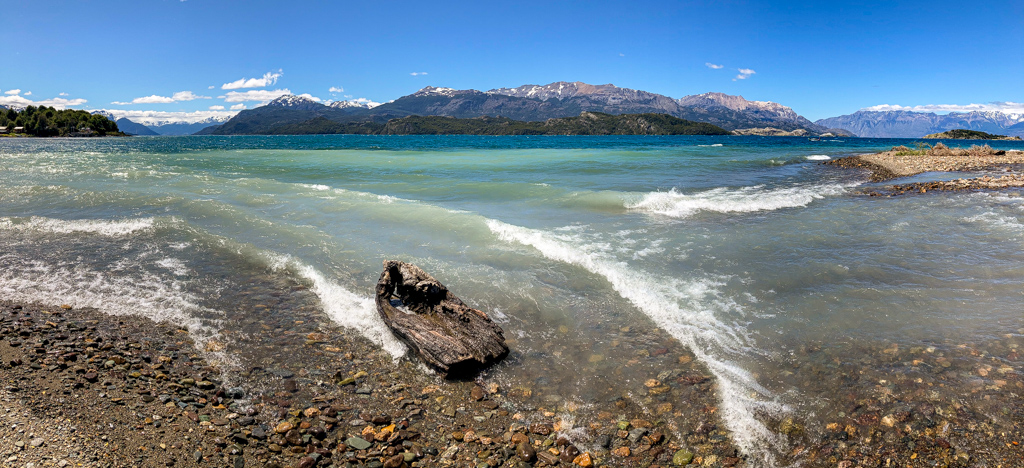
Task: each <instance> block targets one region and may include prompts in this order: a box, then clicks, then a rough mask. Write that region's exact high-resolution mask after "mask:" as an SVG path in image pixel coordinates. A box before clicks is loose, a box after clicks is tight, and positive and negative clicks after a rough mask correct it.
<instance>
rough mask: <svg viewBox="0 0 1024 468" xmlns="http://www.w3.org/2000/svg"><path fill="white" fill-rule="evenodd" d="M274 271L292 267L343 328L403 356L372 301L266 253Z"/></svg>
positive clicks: (302, 266)
mask: <svg viewBox="0 0 1024 468" xmlns="http://www.w3.org/2000/svg"><path fill="white" fill-rule="evenodd" d="M267 258H268V260H269V262H270V264H271V267H272V268H274V269H284V268H291V269H293V270H294V271H295V272H297V273H298V274H299V275H301V276H302V277H303V278H306V279H307V280H309V281H311V282H312V283H313V288H312V289H311V291H312V292H313V294H316V295H317V297H319V298H320V302H321V304H323V307H324V311H325V312H326V313H327V315H328V316H329V317H330V318H331V320H334V322H335V323H337V324H338V325H341V326H343V327H347V328H351V329H353V330H356V331H358V332H359V333H361V334H362V335H363V336H365V337H366V338H367V339H369V340H370V341H372V342H373V343H375V344H377V345H379V346H380V347H381V348H382V349H384V350H385V351H387V352H388V354H391V356H392V357H394V358H395V359H398V358H400V357H402V356H404V355H405V352H406V347H405V345H404V344H402V342H401V341H398V339H397V338H395V335H394V334H393V333H392V332H391V329H389V328H388V327H387V325H385V324H384V321H383V320H381V318H380V316H379V315H377V305H376V304H374V302H373V298H371V297H368V296H360V295H358V294H356V293H354V292H352V291H349V290H347V289H345V288H344V287H342V286H341V285H339V284H337V283H335V282H333V281H331V280H329V279H328V278H327V277H326V276H325V275H324V274H323V273H321V272H320V271H319V270H317V269H316V268H313V267H312V266H310V265H307V264H305V263H302V262H300V261H299V260H297V259H295V258H294V257H291V256H289V255H275V254H267Z"/></svg>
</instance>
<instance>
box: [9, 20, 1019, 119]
mask: <svg viewBox="0 0 1024 468" xmlns="http://www.w3.org/2000/svg"><path fill="white" fill-rule="evenodd" d="M3 3H4V5H3V12H4V13H3V25H4V27H3V28H0V44H4V47H2V48H0V103H2V102H7V103H15V104H16V103H17V102H35V103H48V104H58V105H65V106H69V107H75V108H84V109H124V110H133V111H157V112H172V113H182V112H189V113H192V112H195V113H196V114H194V115H207V114H210V113H217V112H230V110H231V107H232V106H235V107H236V109H237V108H239V107H240V106H242V105H244V106H246V107H248V108H252V107H254V106H257V105H260V104H261V102H265V101H266V100H267V99H266V98H267V97H269V96H273V95H274V94H275V93H277V94H280V93H283V92H285V91H287V92H291V93H293V94H310V95H312V96H315V97H317V98H320V99H322V100H325V101H326V100H342V99H357V98H362V99H369V100H372V101H375V102H385V101H388V100H392V99H396V98H398V97H400V96H403V95H407V94H410V93H413V92H415V91H416V90H418V89H420V88H422V87H424V86H428V85H432V86H444V87H452V88H459V89H464V88H473V89H479V90H487V89H491V88H497V87H514V86H519V85H523V84H547V83H550V82H554V81H584V82H587V83H591V84H604V83H613V84H615V85H617V86H621V87H627V88H634V89H642V90H646V91H652V92H656V93H661V94H665V95H668V96H671V97H675V98H679V97H682V96H685V95H689V94H699V93H703V92H708V91H717V92H723V93H727V94H738V95H742V96H744V97H746V98H747V99H756V100H768V101H775V102H779V103H782V104H784V105H787V106H790V107H792V108H793V109H794V110H796V111H797V112H798V113H800V114H801V115H804V116H806V117H808V118H810V119H812V120H815V119H819V118H824V117H831V116H836V115H841V114H848V113H851V112H854V111H856V110H858V109H861V108H867V107H871V106H879V105H886V104H887V105H898V106H907V107H914V106H920V107H917V109H920V110H930V109H938V110H943V109H944V110H956V109H958V108H959V107H956V106H967V105H970V104H980V105H985V107H992V108H994V107H999V106H998V105H993V104H990V103H993V102H1015V103H1021V102H1024V52H1022V51H1024V2H1021V1H1020V0H1014V1H985V2H972V3H964V2H962V1H957V2H952V1H942V0H937V1H927V2H925V1H922V2H892V1H884V2H873V1H869V2H856V3H854V2H800V1H785V2H767V1H728V0H721V1H700V2H689V1H677V2H656V1H651V2H621V1H618V2H610V1H593V2H550V1H544V2H533V1H518V2H403V1H361V2H342V1H305V0H292V1H287V2H280V1H277V2H274V1H260V0H251V1H230V0H131V1H120V0H107V1H103V2H100V1H95V0H73V1H72V0H68V1H49V0H33V1H30V2H17V3H14V2H3ZM709 65H714V66H716V67H717V66H720V68H712V67H711V66H709ZM747 72H752V73H747ZM239 81H241V82H239ZM232 83H234V84H232ZM332 88H334V91H333V92H332V91H331V89H332ZM341 89H343V91H338V90H341ZM15 91H17V92H15ZM29 93H31V94H29ZM231 93H235V94H231ZM4 100H6V101H4ZM133 102H134V103H133ZM115 103H118V104H115ZM940 105H945V106H952V107H946V108H940V107H929V106H940ZM1010 107H1012V105H1010ZM1017 107H1024V105H1019V106H1017ZM211 108H212V109H211ZM221 108H223V110H222V109H221Z"/></svg>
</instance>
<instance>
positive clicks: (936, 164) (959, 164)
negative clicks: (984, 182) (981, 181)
mask: <svg viewBox="0 0 1024 468" xmlns="http://www.w3.org/2000/svg"><path fill="white" fill-rule="evenodd" d="M995 153H996V154H990V155H981V156H977V155H973V156H972V155H948V156H938V155H916V154H911V155H908V154H899V153H898V152H896V151H885V152H882V153H877V154H864V155H860V156H849V157H845V158H838V159H834V160H831V161H825V162H824V163H822V164H826V165H830V166H839V167H848V168H860V169H867V170H869V171H871V180H872V181H875V182H881V181H886V180H891V179H895V178H898V177H906V176H911V175H915V174H921V173H924V172H959V171H983V170H993V169H1012V170H1016V169H1017V168H1019V167H1020V165H1024V151H996V152H995Z"/></svg>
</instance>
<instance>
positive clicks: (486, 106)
mask: <svg viewBox="0 0 1024 468" xmlns="http://www.w3.org/2000/svg"><path fill="white" fill-rule="evenodd" d="M583 112H597V113H603V114H611V115H621V114H644V113H654V114H667V115H670V116H673V117H677V118H681V119H685V120H689V121H694V122H703V123H710V124H712V125H716V126H718V127H721V128H724V129H726V130H731V131H734V132H735V133H736V134H754V135H809V136H812V135H821V134H826V133H832V134H836V135H857V136H861V137H872V138H921V137H923V136H924V135H927V134H933V133H939V132H944V131H948V130H952V129H968V130H977V131H983V132H988V133H995V134H1004V135H1010V136H1024V114H1012V113H1004V112H997V111H988V112H980V111H976V112H967V113H957V112H951V113H948V114H945V115H939V114H935V113H926V112H912V111H907V110H885V111H871V110H861V111H857V112H855V113H853V114H849V115H842V116H838V117H831V118H827V119H821V120H818V121H815V122H811V121H810V120H808V119H806V118H804V117H803V116H801V115H799V114H797V113H796V112H795V111H793V109H791V108H789V107H786V106H784V105H782V104H779V103H775V102H770V101H750V100H747V99H744V98H743V97H742V96H733V95H728V94H723V93H704V94H696V95H690V96H684V97H682V98H679V99H675V98H672V97H669V96H665V95H661V94H657V93H651V92H647V91H642V90H636V89H629V88H620V87H617V86H614V85H611V84H605V85H591V84H587V83H582V82H579V81H577V82H565V81H559V82H555V83H551V84H547V85H523V86H518V87H515V88H497V89H491V90H488V91H478V90H474V89H465V90H459V89H453V88H442V87H433V86H428V87H425V88H423V89H421V90H419V91H417V92H415V93H413V94H410V95H408V96H403V97H401V98H398V99H396V100H394V101H391V102H388V103H385V104H380V105H377V104H376V103H369V102H365V101H336V102H328V103H321V102H319V101H318V100H316V99H310V98H309V97H304V96H294V95H287V96H282V97H279V98H277V99H275V100H273V101H271V102H270V103H268V104H267V105H264V106H260V107H256V108H254V109H248V110H243V111H241V112H239V113H238V114H236V115H235V116H234V117H232V118H230V119H229V120H227V121H222V120H213V119H211V120H209V121H203V122H198V123H172V122H145V123H146V124H147V125H146V126H145V127H148V128H149V129H150V130H152V131H153V132H154V133H157V134H161V135H187V134H193V133H196V134H210V135H250V134H280V133H282V132H285V131H297V132H299V133H310V131H312V129H314V128H318V129H325V130H327V129H334V130H338V129H340V128H343V127H344V126H346V125H347V126H349V127H350V128H358V129H368V128H371V127H372V125H369V124H380V125H383V124H386V123H387V122H388V121H390V120H393V119H401V118H404V117H409V116H441V117H454V118H459V119H471V118H477V117H484V116H487V117H496V118H498V117H500V118H507V119H512V120H516V121H524V122H543V121H547V120H549V119H557V118H564V117H575V116H578V115H580V114H581V113H583ZM122 121H125V125H124V126H123V127H124V128H127V129H129V133H133V134H139V135H143V134H147V133H146V132H145V129H144V127H143V126H142V125H139V124H138V123H136V122H132V121H128V120H126V119H121V120H118V122H119V127H121V125H120V123H121V122H122ZM314 123H315V125H313V124H314ZM368 125H369V126H368ZM373 128H376V127H373Z"/></svg>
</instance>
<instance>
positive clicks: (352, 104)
mask: <svg viewBox="0 0 1024 468" xmlns="http://www.w3.org/2000/svg"><path fill="white" fill-rule="evenodd" d="M380 104H381V103H379V102H373V101H371V100H369V99H366V98H359V99H352V100H348V101H334V102H332V103H330V104H328V106H330V107H333V108H335V109H348V108H359V109H373V108H374V107H377V106H379V105H380Z"/></svg>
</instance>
